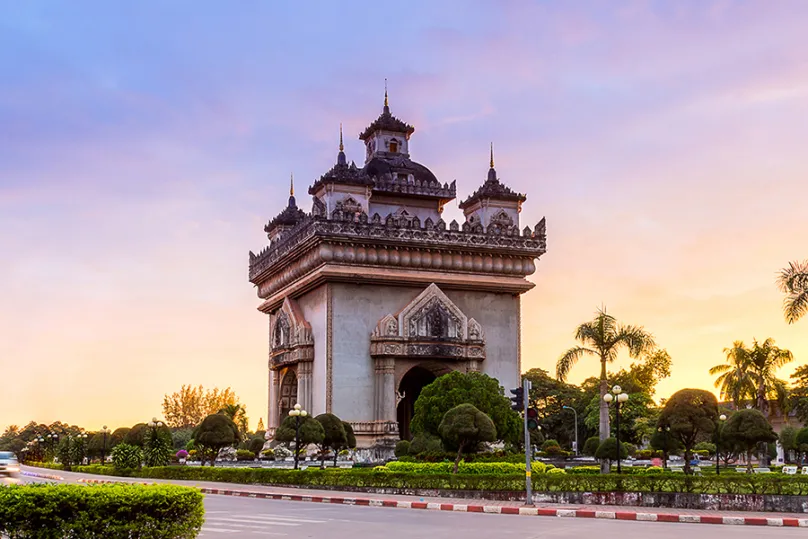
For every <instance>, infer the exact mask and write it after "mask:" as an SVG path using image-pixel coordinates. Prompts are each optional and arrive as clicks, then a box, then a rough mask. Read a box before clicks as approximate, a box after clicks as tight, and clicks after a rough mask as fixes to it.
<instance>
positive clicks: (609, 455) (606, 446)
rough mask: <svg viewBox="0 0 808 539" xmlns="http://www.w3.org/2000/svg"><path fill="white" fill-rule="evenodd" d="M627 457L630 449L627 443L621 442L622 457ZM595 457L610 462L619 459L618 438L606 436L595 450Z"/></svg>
mask: <svg viewBox="0 0 808 539" xmlns="http://www.w3.org/2000/svg"><path fill="white" fill-rule="evenodd" d="M626 457H628V449H627V448H626V446H625V444H620V458H621V459H625V458H626ZM595 458H597V459H600V460H608V461H609V462H612V461H615V460H617V439H615V438H606V439H605V440H603V441H602V442H601V443H600V445H599V446H598V449H597V451H595Z"/></svg>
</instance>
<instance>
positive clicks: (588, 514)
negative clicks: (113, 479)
mask: <svg viewBox="0 0 808 539" xmlns="http://www.w3.org/2000/svg"><path fill="white" fill-rule="evenodd" d="M201 490H202V492H203V493H205V494H218V495H224V496H241V497H245V498H258V499H265V500H288V501H296V502H315V503H331V504H341V505H366V506H370V507H392V508H398V509H427V510H433V511H454V512H461V513H493V514H500V515H526V516H540V517H567V518H569V517H572V518H603V519H607V520H639V521H644V522H686V523H691V524H730V525H747V526H785V527H792V528H797V527H803V528H808V518H804V519H800V518H766V517H742V516H739V517H736V516H733V517H725V516H720V515H715V516H713V515H680V514H676V513H639V512H634V511H595V510H591V509H551V508H541V507H512V506H501V505H461V504H454V503H437V502H404V501H398V500H375V499H370V498H343V497H327V496H304V495H300V494H275V493H271V492H249V491H244V490H224V489H216V488H202V489H201Z"/></svg>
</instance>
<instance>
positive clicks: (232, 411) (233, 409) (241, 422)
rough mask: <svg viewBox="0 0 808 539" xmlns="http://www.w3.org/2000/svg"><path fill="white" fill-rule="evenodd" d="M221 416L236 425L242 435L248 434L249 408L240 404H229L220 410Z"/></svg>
mask: <svg viewBox="0 0 808 539" xmlns="http://www.w3.org/2000/svg"><path fill="white" fill-rule="evenodd" d="M219 413H220V414H223V415H226V416H227V417H229V418H230V419H231V420H232V421H233V422H234V423H235V424H236V425H238V428H239V430H240V431H241V435H242V436H244V435H245V434H246V433H247V408H246V407H245V406H243V405H241V404H238V403H232V404H227V405H225V406H224V408H222V409H221V410H219Z"/></svg>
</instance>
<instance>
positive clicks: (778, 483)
mask: <svg viewBox="0 0 808 539" xmlns="http://www.w3.org/2000/svg"><path fill="white" fill-rule="evenodd" d="M390 464H393V463H390ZM403 464H418V463H398V465H403ZM421 464H423V463H421ZM478 464H479V463H478ZM537 464H543V463H537ZM443 465H444V466H451V464H450V463H446V464H443ZM382 468H385V469H382ZM393 468H395V466H393ZM582 468H583V469H586V468H595V467H584V466H579V467H574V468H570V469H568V470H566V471H567V473H560V472H552V471H550V470H552V469H553V468H550V467H549V466H547V468H546V471H547V472H548V473H540V472H538V471H537V472H536V473H534V474H533V475H532V478H533V489H534V490H535V491H536V492H687V493H703V494H780V495H783V494H787V495H798V496H807V495H808V477H806V476H800V475H798V476H785V475H773V474H770V475H757V474H738V473H731V472H722V473H721V475H720V476H717V475H715V474H711V475H710V474H704V475H701V476H692V475H684V474H674V473H663V472H661V471H656V470H654V471H653V472H649V471H646V470H652V469H653V468H646V469H643V468H634V469H632V468H626V469H625V470H624V472H626V473H623V474H621V475H618V474H606V475H600V474H593V475H588V474H587V473H586V472H581V471H576V470H580V469H582ZM478 470H479V469H478ZM537 470H538V468H537ZM76 471H79V472H92V473H103V474H106V475H114V474H118V475H121V474H120V472H118V471H116V470H115V469H114V468H113V467H112V466H98V465H94V466H78V467H76ZM126 473H128V474H129V475H131V476H133V477H141V478H148V479H179V480H188V481H222V482H227V483H239V484H265V485H290V486H308V487H314V488H316V487H318V486H322V487H334V488H340V487H351V488H354V487H369V488H409V489H460V490H494V491H503V490H506V491H520V490H522V489H523V488H524V484H525V474H524V468H521V469H520V471H519V472H518V473H513V474H511V473H492V474H486V473H474V472H462V471H461V473H460V474H458V475H453V474H450V473H446V472H443V473H442V472H435V473H424V472H412V471H409V472H403V471H397V470H393V469H390V468H389V464H388V466H386V467H381V468H380V469H378V470H377V469H373V468H353V469H345V470H342V469H333V468H328V469H325V470H320V469H315V468H309V469H307V470H303V471H295V470H279V469H261V468H246V469H245V468H207V467H206V468H202V467H196V466H194V467H191V466H167V467H160V468H142V469H141V470H129V471H128V472H126Z"/></svg>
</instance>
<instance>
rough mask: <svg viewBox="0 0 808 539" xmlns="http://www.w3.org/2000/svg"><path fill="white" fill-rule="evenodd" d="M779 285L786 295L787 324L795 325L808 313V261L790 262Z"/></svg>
mask: <svg viewBox="0 0 808 539" xmlns="http://www.w3.org/2000/svg"><path fill="white" fill-rule="evenodd" d="M777 285H778V287H779V288H780V291H781V292H783V293H785V294H786V297H785V299H784V300H783V312H784V314H785V318H786V322H788V323H789V324H793V323H794V322H796V321H797V320H799V319H800V318H802V317H803V316H805V313H808V260H804V261H802V262H799V261H797V262H789V263H788V267H787V268H785V269H783V270H782V271H781V272H780V275H779V276H778V278H777Z"/></svg>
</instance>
